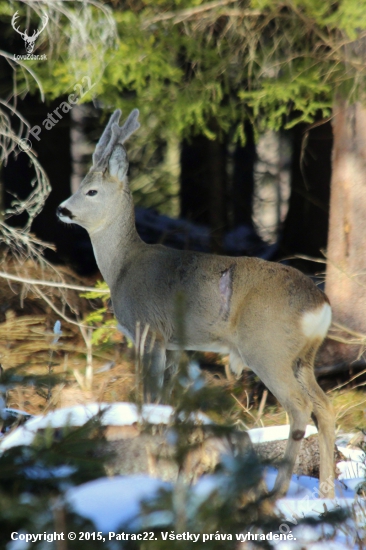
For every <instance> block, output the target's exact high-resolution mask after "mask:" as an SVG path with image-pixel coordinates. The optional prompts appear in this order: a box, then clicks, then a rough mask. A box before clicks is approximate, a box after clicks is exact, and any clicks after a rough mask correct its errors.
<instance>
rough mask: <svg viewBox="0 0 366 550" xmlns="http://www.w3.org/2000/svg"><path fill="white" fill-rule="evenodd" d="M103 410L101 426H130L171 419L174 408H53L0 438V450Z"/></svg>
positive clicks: (200, 417) (206, 420) (195, 417)
mask: <svg viewBox="0 0 366 550" xmlns="http://www.w3.org/2000/svg"><path fill="white" fill-rule="evenodd" d="M102 411H103V413H104V414H103V415H102V418H101V422H102V424H103V426H131V425H132V424H135V423H136V422H138V423H141V422H149V423H150V424H169V423H171V422H172V420H173V414H174V410H173V408H172V407H170V406H168V405H143V406H142V407H141V410H139V409H138V407H137V405H135V404H134V403H112V404H110V403H92V404H89V405H75V406H73V407H66V408H64V409H56V410H55V411H52V412H49V413H47V414H46V415H44V416H43V415H39V416H34V417H33V418H31V419H30V420H28V421H27V422H26V423H25V424H24V425H23V426H20V427H19V428H17V429H16V430H14V431H13V432H11V433H10V434H9V435H8V436H6V437H4V438H3V440H1V441H0V452H3V451H5V450H6V449H10V448H11V447H16V446H17V445H31V444H32V442H33V440H34V437H35V435H36V433H37V431H38V430H42V429H45V428H62V427H64V426H83V425H84V424H85V423H86V422H87V421H88V420H90V419H91V418H92V417H93V416H95V415H97V414H98V413H100V412H102ZM191 416H192V420H194V421H197V422H199V423H200V424H209V423H210V422H211V421H210V419H209V418H208V417H207V416H206V415H204V414H202V413H197V414H194V415H191Z"/></svg>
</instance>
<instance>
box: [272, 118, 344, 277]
mask: <svg viewBox="0 0 366 550" xmlns="http://www.w3.org/2000/svg"><path fill="white" fill-rule="evenodd" d="M307 128H308V127H307V125H305V124H299V125H298V126H296V127H295V128H294V130H293V133H292V142H293V151H292V161H291V196H290V201H289V210H288V214H287V217H286V220H285V222H284V228H283V238H282V243H281V253H282V256H283V255H286V256H287V255H294V254H305V255H307V256H313V257H318V258H319V257H321V249H324V248H325V247H326V244H327V233H328V216H329V195H330V179H331V153H332V145H333V140H332V128H331V125H330V123H329V122H326V123H324V124H320V125H319V126H316V127H314V128H312V129H311V130H310V131H309V132H308V138H307V141H306V143H305V142H304V136H305V132H306V130H307ZM294 263H295V264H296V266H297V267H299V268H300V269H301V268H304V269H305V270H306V271H309V270H314V271H319V264H317V263H314V264H309V262H308V261H307V262H306V264H305V263H304V261H299V260H297V261H296V262H294Z"/></svg>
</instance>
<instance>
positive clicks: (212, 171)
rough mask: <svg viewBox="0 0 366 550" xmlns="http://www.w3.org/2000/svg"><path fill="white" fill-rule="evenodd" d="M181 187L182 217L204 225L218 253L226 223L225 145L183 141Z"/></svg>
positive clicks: (200, 139) (199, 138)
mask: <svg viewBox="0 0 366 550" xmlns="http://www.w3.org/2000/svg"><path fill="white" fill-rule="evenodd" d="M180 184H181V187H180V207H181V216H182V217H183V218H187V219H190V220H192V221H194V222H196V223H201V224H203V225H207V226H208V227H209V228H210V229H211V232H212V250H214V251H217V252H219V251H220V250H221V248H222V245H221V241H222V234H223V232H224V231H225V230H226V229H227V223H228V217H227V190H226V145H225V143H221V142H220V141H219V140H218V139H215V140H210V139H208V138H207V137H205V136H202V135H199V136H195V137H193V138H192V139H191V140H190V141H187V140H185V141H183V143H182V149H181V177H180Z"/></svg>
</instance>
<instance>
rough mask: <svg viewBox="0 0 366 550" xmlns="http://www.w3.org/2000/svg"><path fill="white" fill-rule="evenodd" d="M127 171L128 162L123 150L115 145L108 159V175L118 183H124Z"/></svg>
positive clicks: (120, 146)
mask: <svg viewBox="0 0 366 550" xmlns="http://www.w3.org/2000/svg"><path fill="white" fill-rule="evenodd" d="M127 170H128V160H127V153H126V151H125V148H124V147H123V146H122V145H117V146H116V147H115V148H114V150H113V153H112V154H111V157H110V159H109V173H110V175H111V176H113V177H115V178H117V179H118V180H119V181H124V180H125V178H126V175H127Z"/></svg>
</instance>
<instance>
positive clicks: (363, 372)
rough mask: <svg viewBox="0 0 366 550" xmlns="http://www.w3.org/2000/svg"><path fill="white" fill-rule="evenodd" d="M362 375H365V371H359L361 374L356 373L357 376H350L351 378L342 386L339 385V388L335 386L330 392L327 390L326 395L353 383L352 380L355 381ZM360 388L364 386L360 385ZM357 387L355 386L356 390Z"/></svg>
mask: <svg viewBox="0 0 366 550" xmlns="http://www.w3.org/2000/svg"><path fill="white" fill-rule="evenodd" d="M363 374H366V369H365V370H363V371H361V372H358V373H357V374H355V375H354V376H352V378H350V379H349V380H347V382H343V384H340V385H339V386H336V387H335V388H332V389H331V390H328V391H327V393H331V392H332V391H335V390H340V389H341V388H343V387H344V386H347V384H349V383H350V382H353V380H355V379H356V378H358V377H359V376H362V375H363ZM360 385H361V386H363V385H364V384H360ZM357 387H358V386H356V388H357ZM352 389H353V388H352Z"/></svg>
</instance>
